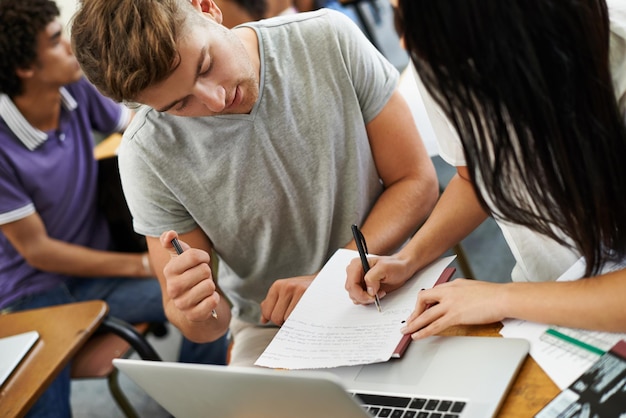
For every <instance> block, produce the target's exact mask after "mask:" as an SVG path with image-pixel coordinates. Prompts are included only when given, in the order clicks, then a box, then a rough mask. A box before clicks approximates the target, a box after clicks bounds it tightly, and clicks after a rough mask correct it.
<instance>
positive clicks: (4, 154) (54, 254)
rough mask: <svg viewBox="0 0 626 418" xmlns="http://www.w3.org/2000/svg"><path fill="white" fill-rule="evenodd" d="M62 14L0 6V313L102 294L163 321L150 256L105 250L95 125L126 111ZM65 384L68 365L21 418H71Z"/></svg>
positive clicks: (107, 125) (39, 7) (214, 349)
mask: <svg viewBox="0 0 626 418" xmlns="http://www.w3.org/2000/svg"><path fill="white" fill-rule="evenodd" d="M58 15H59V10H58V8H57V6H56V4H55V3H54V2H52V1H49V0H2V2H0V56H2V60H0V93H1V94H0V196H2V198H1V199H0V311H5V312H6V311H19V310H24V309H31V308H38V307H44V306H51V305H57V304H63V303H69V302H75V301H84V300H91V299H101V300H104V301H106V302H107V303H108V305H109V309H110V314H111V315H113V316H116V317H118V318H120V319H123V320H125V321H128V322H131V323H137V322H144V321H158V322H163V321H166V317H165V313H164V311H163V304H162V296H161V289H160V286H159V284H158V281H157V280H155V279H154V272H153V270H152V268H151V266H150V263H149V259H148V258H147V256H146V254H145V253H144V254H134V253H121V252H116V251H115V249H114V248H112V247H111V245H112V242H111V237H110V233H109V229H108V225H107V222H106V220H105V218H104V216H103V215H102V213H101V212H100V211H99V209H98V206H97V199H96V196H97V184H96V182H97V177H98V165H97V162H96V161H95V159H94V156H93V152H94V140H93V137H92V130H97V131H100V132H103V133H105V134H108V133H111V132H113V131H121V130H123V129H124V128H125V127H126V126H127V124H128V122H129V121H130V119H131V112H130V111H129V110H128V109H127V108H126V107H124V106H121V105H119V104H117V103H115V102H113V101H112V100H110V99H108V98H105V97H103V96H102V95H100V94H99V93H98V92H97V91H96V89H95V88H94V87H93V86H92V85H91V84H89V83H88V82H87V80H86V79H85V78H83V77H82V71H81V69H80V67H79V65H78V61H77V60H76V57H75V56H74V55H73V54H72V52H71V50H70V45H69V41H68V40H67V39H66V38H65V37H64V36H63V35H62V25H61V23H60V22H59V20H58V19H57V17H58ZM51 320H54V318H51ZM225 351H226V347H225V342H224V341H223V340H219V341H218V342H217V343H215V344H211V345H209V344H207V345H205V346H201V345H199V344H192V343H191V342H189V341H185V342H184V343H183V347H182V348H181V353H180V356H181V360H184V361H189V362H218V363H221V364H223V363H224V361H225ZM0 355H1V354H0ZM69 390H70V375H69V367H68V368H66V369H65V370H64V371H62V372H61V374H60V376H59V377H58V378H57V379H56V380H55V381H54V382H53V383H52V385H51V386H50V388H49V389H48V390H47V391H46V392H45V393H44V394H43V395H42V397H41V398H40V399H39V401H38V402H37V403H36V404H35V406H34V407H33V408H32V410H31V411H30V412H29V415H30V416H37V417H42V416H55V417H67V416H70V404H69Z"/></svg>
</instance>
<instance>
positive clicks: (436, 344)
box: [113, 337, 529, 418]
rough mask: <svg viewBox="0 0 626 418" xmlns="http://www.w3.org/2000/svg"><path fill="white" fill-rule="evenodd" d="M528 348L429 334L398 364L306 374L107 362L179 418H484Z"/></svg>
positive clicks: (521, 344) (524, 343)
mask: <svg viewBox="0 0 626 418" xmlns="http://www.w3.org/2000/svg"><path fill="white" fill-rule="evenodd" d="M528 349H529V344H528V342H527V341H526V340H522V339H513V338H499V337H429V338H427V339H425V340H421V341H414V342H412V343H411V344H410V345H409V348H408V349H407V351H406V353H405V354H404V356H403V357H402V358H401V359H392V360H390V361H388V362H385V363H377V364H369V365H363V366H350V367H340V368H335V369H323V370H311V371H287V370H270V369H265V368H257V367H250V368H241V367H232V366H230V367H229V366H208V365H192V364H181V363H169V362H151V361H142V360H127V359H116V360H113V362H114V364H115V366H116V367H117V368H118V369H120V370H121V371H122V372H123V373H124V374H126V375H127V376H129V377H130V378H131V379H132V380H133V381H134V382H135V383H137V384H138V385H139V386H140V387H141V388H143V389H144V390H145V391H146V393H148V395H150V396H151V397H152V398H153V399H154V400H156V401H157V402H158V403H159V404H160V405H161V406H163V407H164V408H165V409H166V410H167V411H168V412H169V413H171V414H172V415H174V416H175V417H179V418H195V417H198V418H200V417H203V418H204V417H208V416H211V417H220V418H231V417H232V418H266V417H267V418H269V417H272V418H320V417H324V418H333V417H337V418H368V417H377V416H381V417H383V416H384V417H394V418H399V417H401V418H418V417H420V416H426V415H425V414H422V415H420V413H421V412H422V411H427V412H430V413H433V412H434V413H435V414H440V415H432V416H435V417H436V416H438V417H442V418H443V417H459V418H470V417H479V418H485V417H490V416H494V415H495V414H496V412H497V410H498V408H499V406H500V404H501V402H502V400H503V399H504V396H505V394H506V393H507V391H508V389H509V387H510V385H511V383H512V381H513V380H514V378H515V376H516V375H517V372H518V370H519V368H520V366H521V364H522V362H523V361H524V359H525V358H526V355H527V354H528ZM428 416H431V415H428Z"/></svg>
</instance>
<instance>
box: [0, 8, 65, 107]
mask: <svg viewBox="0 0 626 418" xmlns="http://www.w3.org/2000/svg"><path fill="white" fill-rule="evenodd" d="M57 16H59V8H58V7H57V5H56V3H54V2H53V1H50V0H0V57H2V59H0V92H2V93H5V94H7V95H8V96H9V97H15V96H17V95H19V94H20V93H22V82H21V80H20V79H19V77H18V76H17V75H16V73H15V72H16V70H17V69H19V68H26V67H28V66H30V65H31V64H33V63H34V62H35V60H36V59H37V35H38V34H39V33H40V32H41V31H42V30H44V29H45V27H46V26H47V25H48V23H50V22H52V21H53V20H54V19H55V18H56V17H57Z"/></svg>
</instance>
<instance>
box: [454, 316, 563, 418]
mask: <svg viewBox="0 0 626 418" xmlns="http://www.w3.org/2000/svg"><path fill="white" fill-rule="evenodd" d="M500 328H502V324H500V323H497V324H489V325H471V326H457V327H453V328H450V329H448V330H447V331H445V332H443V333H442V335H476V336H481V337H500V338H501V336H500V334H499V332H498V331H499V330H500ZM558 393H559V388H558V386H556V384H554V382H552V380H551V379H550V378H549V377H548V375H547V374H546V373H545V372H544V371H543V370H542V369H541V367H539V365H538V364H537V362H536V361H535V360H534V359H533V358H532V357H530V355H529V356H528V357H527V358H526V360H525V361H524V364H523V365H522V368H521V370H520V372H519V374H518V375H517V378H516V379H515V381H514V382H513V386H512V387H511V388H510V390H509V393H508V395H507V396H506V397H505V399H504V402H503V404H502V406H501V408H500V411H499V412H498V415H497V416H498V417H500V418H529V417H532V416H533V415H534V414H536V413H537V412H539V410H540V409H541V408H543V407H544V406H545V405H546V404H547V403H548V402H549V401H550V400H551V399H552V398H553V397H555V396H556V395H557V394H558Z"/></svg>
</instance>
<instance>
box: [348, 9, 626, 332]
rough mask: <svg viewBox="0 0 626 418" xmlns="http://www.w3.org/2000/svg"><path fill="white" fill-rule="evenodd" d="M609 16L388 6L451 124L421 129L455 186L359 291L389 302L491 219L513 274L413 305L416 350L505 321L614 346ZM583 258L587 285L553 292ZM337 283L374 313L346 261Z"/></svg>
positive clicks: (614, 117)
mask: <svg viewBox="0 0 626 418" xmlns="http://www.w3.org/2000/svg"><path fill="white" fill-rule="evenodd" d="M607 3H608V5H609V7H608V10H607ZM607 3H605V2H604V1H603V0H516V1H513V0H510V1H506V2H503V1H501V0H467V1H464V2H457V1H452V0H437V1H418V0H399V1H398V5H397V16H396V20H397V23H398V27H399V32H401V36H403V37H404V42H405V45H406V48H407V50H408V51H409V53H410V56H411V59H412V61H413V63H414V64H415V68H416V70H417V73H418V74H419V78H420V79H421V82H423V86H425V89H424V90H423V91H422V97H424V100H425V103H426V105H427V108H428V109H429V111H430V112H431V118H438V117H441V116H442V115H441V114H443V115H445V116H446V117H447V118H448V120H449V123H448V124H446V123H445V121H442V122H443V123H439V124H434V127H436V128H439V129H438V130H436V132H435V133H436V135H437V138H438V140H439V142H440V144H439V145H440V149H441V153H442V157H443V158H444V159H446V160H447V161H448V162H450V163H451V164H454V165H456V166H457V170H458V173H457V175H456V176H455V177H454V178H453V179H452V180H451V181H450V183H449V185H448V186H447V187H446V190H445V192H444V193H443V195H442V196H441V198H440V200H439V202H438V204H437V206H436V207H435V209H434V211H433V213H432V214H431V215H430V217H429V218H428V220H427V221H426V223H425V224H424V226H422V228H420V230H419V231H418V232H417V233H416V234H415V236H414V237H413V238H412V240H411V241H410V243H409V244H407V246H405V247H404V248H403V249H402V250H401V251H400V252H398V253H397V254H396V255H393V256H391V257H380V258H370V265H371V266H372V268H371V270H369V272H368V273H367V275H366V276H365V282H366V288H371V289H372V292H381V291H382V292H386V293H388V292H391V291H394V290H395V289H398V288H399V287H401V286H402V285H403V284H404V283H405V282H406V280H407V279H409V278H410V277H411V276H412V275H413V274H414V273H415V272H417V271H419V270H420V269H422V268H423V267H424V266H426V265H427V264H428V263H430V262H432V261H433V260H435V259H436V258H438V257H440V256H441V255H442V253H443V252H444V251H446V250H447V249H448V248H450V247H452V246H453V245H454V244H455V243H457V242H458V241H459V240H461V239H463V238H464V237H465V236H466V235H467V234H469V233H470V232H471V231H472V230H473V229H474V228H476V227H477V226H478V225H479V224H480V223H481V222H482V221H483V220H484V219H485V218H486V217H487V216H489V215H491V216H494V218H495V219H496V221H497V222H498V223H499V224H500V226H501V227H502V229H503V232H504V236H505V238H506V239H507V242H508V244H509V246H510V247H511V250H512V253H513V254H514V256H515V258H516V261H517V264H516V267H515V269H514V270H513V273H512V278H513V282H512V283H491V282H483V281H476V280H465V279H458V280H454V281H453V282H451V283H446V284H443V285H440V286H437V287H435V288H433V289H428V290H424V291H421V292H420V293H419V295H416V296H417V304H416V309H415V311H414V312H413V314H412V315H411V316H410V318H409V320H408V321H407V322H408V323H407V326H406V329H405V330H404V332H405V333H407V334H412V335H413V338H416V339H417V338H423V337H427V336H430V335H433V334H437V333H438V332H440V331H442V330H444V329H445V328H447V327H450V326H453V325H457V324H482V323H491V322H496V321H500V320H502V319H504V318H520V319H525V320H529V321H535V322H541V323H547V324H556V325H561V326H566V327H574V328H585V329H591V330H602V331H611V332H626V304H624V298H625V297H626V270H625V269H623V268H622V269H618V270H616V271H614V272H610V273H609V272H606V271H604V270H603V267H605V266H606V265H607V263H611V262H623V261H624V259H625V257H626V217H625V216H624V214H626V189H625V187H624V184H626V183H625V182H624V178H625V177H626V169H625V167H626V166H625V165H624V157H626V127H625V126H624V121H625V115H626V71H625V69H626V2H624V1H623V0H611V1H608V2H607ZM438 22H448V23H449V24H448V25H440V24H439V23H438ZM513 46H514V47H513ZM418 84H419V83H418ZM616 98H617V99H616ZM618 102H619V104H621V107H620V105H618ZM448 126H449V127H450V129H449V130H447V129H446V127H448ZM452 127H454V129H452ZM581 257H582V258H583V259H584V261H585V265H586V270H585V272H584V276H585V277H586V278H583V279H580V280H576V281H573V282H555V280H556V279H557V278H558V277H559V276H560V275H561V274H562V273H564V272H565V271H566V270H567V269H568V268H569V267H570V266H572V265H573V264H574V263H575V262H576V261H577V260H578V259H579V258H581ZM348 273H349V276H348V281H347V283H346V287H347V288H348V290H349V293H350V296H351V298H352V299H353V300H354V301H355V303H371V302H372V297H371V296H370V294H367V293H366V292H364V291H363V287H362V286H363V279H362V278H363V270H362V267H361V266H360V264H359V263H358V262H356V260H355V262H353V263H352V264H351V265H350V266H349V269H348ZM592 276H593V277H592ZM428 306H432V307H431V308H430V309H427V307H428Z"/></svg>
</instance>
